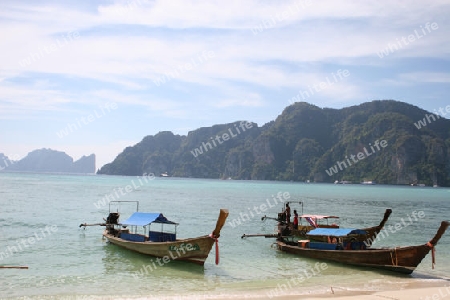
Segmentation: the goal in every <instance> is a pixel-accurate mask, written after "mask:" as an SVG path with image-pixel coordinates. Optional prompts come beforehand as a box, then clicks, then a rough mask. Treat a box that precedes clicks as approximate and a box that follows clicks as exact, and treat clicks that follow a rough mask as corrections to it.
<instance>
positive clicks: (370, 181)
mask: <svg viewBox="0 0 450 300" xmlns="http://www.w3.org/2000/svg"><path fill="white" fill-rule="evenodd" d="M361 184H365V185H375V184H377V183H376V182H375V181H372V180H366V181H363V182H361Z"/></svg>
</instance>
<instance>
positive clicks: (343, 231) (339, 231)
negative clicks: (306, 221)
mask: <svg viewBox="0 0 450 300" xmlns="http://www.w3.org/2000/svg"><path fill="white" fill-rule="evenodd" d="M366 233H367V232H366V231H364V230H361V229H355V228H316V229H313V230H311V231H309V232H308V233H307V234H308V235H329V236H336V237H339V236H346V235H349V234H366Z"/></svg>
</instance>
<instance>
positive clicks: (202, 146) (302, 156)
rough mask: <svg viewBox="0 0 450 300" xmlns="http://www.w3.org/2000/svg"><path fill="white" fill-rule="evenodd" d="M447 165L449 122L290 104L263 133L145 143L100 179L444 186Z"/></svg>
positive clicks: (229, 128) (406, 113)
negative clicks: (144, 177) (149, 175)
mask: <svg viewBox="0 0 450 300" xmlns="http://www.w3.org/2000/svg"><path fill="white" fill-rule="evenodd" d="M419 121H420V122H419ZM380 145H384V146H380ZM449 159H450V121H449V120H447V119H443V118H435V119H433V118H431V117H430V113H428V112H426V111H424V110H422V109H420V108H418V107H415V106H412V105H409V104H406V103H402V102H397V101H372V102H368V103H364V104H361V105H358V106H352V107H347V108H343V109H339V110H336V109H327V108H325V109H321V108H319V107H316V106H314V105H310V104H308V103H295V104H293V105H290V106H289V107H287V108H286V109H285V110H284V111H283V112H282V114H280V115H279V116H278V117H277V118H276V120H274V121H272V122H270V123H268V124H266V125H264V126H263V127H258V126H257V124H254V123H250V122H245V121H238V122H234V123H230V124H221V125H214V126H212V127H205V128H200V129H197V130H194V131H191V132H189V134H188V135H187V136H178V135H173V134H172V133H171V132H160V133H158V134H157V135H155V136H147V137H145V138H144V139H143V140H142V141H141V142H140V143H138V144H137V145H135V146H133V147H128V148H126V149H125V150H124V151H123V152H122V153H121V154H119V155H118V156H117V158H116V159H115V160H114V161H113V162H112V163H110V164H108V165H105V166H104V167H103V168H102V169H101V170H100V171H99V173H101V174H118V175H119V174H120V175H142V174H143V173H145V172H147V173H154V174H156V175H159V174H160V173H162V172H167V173H168V174H169V175H171V176H180V177H200V178H230V177H231V178H233V179H257V180H293V181H305V180H311V181H316V182H334V181H336V180H338V181H341V180H345V181H353V182H360V181H363V180H373V181H377V182H379V183H387V184H414V183H425V184H427V185H441V186H449V185H450V161H449Z"/></svg>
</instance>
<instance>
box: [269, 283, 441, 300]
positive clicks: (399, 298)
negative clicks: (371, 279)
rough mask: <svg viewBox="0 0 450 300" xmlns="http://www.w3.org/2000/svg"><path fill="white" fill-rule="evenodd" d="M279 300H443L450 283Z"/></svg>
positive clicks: (336, 290)
mask: <svg viewBox="0 0 450 300" xmlns="http://www.w3.org/2000/svg"><path fill="white" fill-rule="evenodd" d="M272 299H277V300H288V299H303V300H306V299H310V300H318V299H352V300H356V299H361V300H375V299H395V300H441V299H446V300H447V299H450V281H449V280H442V281H439V282H433V283H423V284H417V283H414V284H412V285H411V286H408V287H406V288H402V289H400V290H390V291H380V292H373V291H367V292H364V291H350V290H343V289H340V288H332V287H330V291H329V293H326V294H317V295H305V294H302V295H292V294H291V295H284V296H279V297H273V298H272Z"/></svg>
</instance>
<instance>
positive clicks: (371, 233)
mask: <svg viewBox="0 0 450 300" xmlns="http://www.w3.org/2000/svg"><path fill="white" fill-rule="evenodd" d="M391 213H392V210H391V209H386V211H385V213H384V217H383V219H382V220H381V222H380V224H378V225H377V226H373V227H367V228H362V229H361V230H364V231H366V232H367V233H366V234H360V235H355V236H354V237H353V239H355V240H356V241H358V242H364V243H365V244H366V246H367V247H370V246H371V245H372V243H373V241H374V240H375V239H376V237H377V235H378V234H379V233H380V231H381V229H383V227H384V224H386V222H387V220H388V219H389V216H390V215H391ZM319 228H338V226H333V225H320V226H319ZM313 229H315V228H314V227H312V226H299V229H298V230H292V235H293V236H295V237H298V238H302V239H305V238H308V239H312V240H315V241H320V242H325V243H326V242H327V240H328V237H327V236H314V237H311V236H308V232H309V231H311V230H313Z"/></svg>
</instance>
